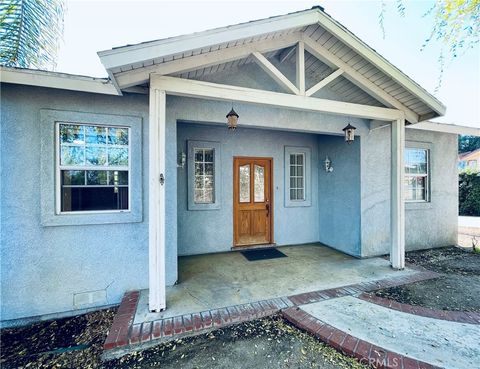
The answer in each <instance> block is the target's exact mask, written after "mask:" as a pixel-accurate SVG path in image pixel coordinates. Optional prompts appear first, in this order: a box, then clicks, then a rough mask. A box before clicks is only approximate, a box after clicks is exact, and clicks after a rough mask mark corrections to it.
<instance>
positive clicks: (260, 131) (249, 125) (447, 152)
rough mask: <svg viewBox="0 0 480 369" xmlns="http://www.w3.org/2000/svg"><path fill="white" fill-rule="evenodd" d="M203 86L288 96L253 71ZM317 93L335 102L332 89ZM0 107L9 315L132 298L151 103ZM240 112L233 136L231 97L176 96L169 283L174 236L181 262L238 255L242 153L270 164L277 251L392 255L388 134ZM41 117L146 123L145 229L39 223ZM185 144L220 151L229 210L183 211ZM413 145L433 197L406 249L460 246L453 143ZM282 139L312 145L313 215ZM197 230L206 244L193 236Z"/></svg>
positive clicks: (36, 100)
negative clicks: (347, 135)
mask: <svg viewBox="0 0 480 369" xmlns="http://www.w3.org/2000/svg"><path fill="white" fill-rule="evenodd" d="M284 72H285V73H287V74H288V75H290V74H291V71H288V70H287V71H285V70H284ZM289 73H290V74H289ZM205 79H207V80H211V81H217V82H223V83H229V82H231V83H232V84H244V85H247V86H248V87H258V88H265V89H270V90H279V89H278V87H277V86H276V85H275V83H274V82H273V81H271V80H269V77H268V76H266V75H265V74H264V72H263V71H261V70H259V68H258V67H256V66H254V65H252V66H248V67H246V68H243V69H241V68H240V69H238V70H237V72H235V73H230V74H226V73H219V74H216V75H212V76H210V77H208V78H205ZM310 83H311V82H310ZM321 94H322V97H326V98H332V99H335V98H337V97H336V96H335V95H334V94H332V93H330V92H329V91H328V89H324V90H322V91H321ZM1 99H2V101H1V104H2V105H1V152H0V164H1V179H2V182H1V187H0V200H1V206H0V216H1V222H0V227H1V239H0V241H1V280H2V289H1V293H2V296H1V298H2V304H1V320H7V319H15V318H22V317H30V316H36V315H42V314H51V313H56V312H65V311H71V310H73V309H76V308H85V307H88V306H98V305H102V304H113V303H117V302H118V301H119V300H120V298H121V297H122V295H123V293H124V292H125V291H126V290H131V289H139V288H147V287H148V181H147V179H148V178H147V171H148V144H147V143H148V96H145V95H129V94H126V95H125V96H122V97H115V96H104V95H98V94H87V93H78V92H69V91H63V90H54V89H47V88H36V87H26V86H18V85H17V86H16V85H8V84H3V85H2V86H1ZM259 103H260V104H261V102H259ZM234 107H235V109H236V111H237V112H238V113H239V114H240V128H239V130H238V131H237V132H235V133H234V134H232V132H228V131H227V129H226V128H225V114H226V113H227V112H228V111H229V110H230V108H231V104H230V103H226V102H218V101H207V100H202V99H190V98H181V97H172V96H168V97H167V130H166V132H167V139H166V143H167V157H166V173H165V178H166V201H167V202H166V213H167V217H166V232H167V235H166V241H167V243H166V245H167V250H166V253H167V254H166V267H167V268H166V277H167V284H168V285H171V284H173V283H175V281H176V280H177V236H178V253H179V254H180V255H183V254H195V253H204V252H217V251H227V250H229V249H230V247H231V245H232V234H233V232H232V201H231V185H232V179H231V173H232V157H233V156H234V155H251V156H253V155H255V156H269V157H273V158H274V173H275V174H274V181H275V182H274V184H275V208H274V209H275V210H274V211H275V213H274V215H275V218H274V219H275V241H276V242H277V244H280V245H282V244H295V243H302V242H313V241H322V242H324V243H326V244H328V245H330V246H332V247H335V248H338V249H340V250H342V251H344V252H346V253H349V254H352V255H361V256H373V255H380V254H385V253H388V251H389V247H390V246H389V241H390V239H389V234H390V199H389V198H390V128H388V127H387V128H380V129H376V130H374V131H369V123H368V122H367V121H365V120H361V119H346V118H345V117H340V116H331V115H326V114H319V113H313V112H302V111H294V110H283V109H277V108H269V107H265V106H262V105H247V104H237V103H235V104H234ZM41 109H58V110H70V111H76V112H86V113H96V114H114V115H128V116H135V117H140V118H142V126H143V128H142V130H143V132H142V140H143V147H142V161H141V162H140V163H137V165H138V166H140V168H141V170H140V175H141V177H142V186H143V193H142V195H141V196H142V202H143V211H142V219H141V221H140V222H126V223H117V224H101V225H100V224H99V225H71V226H51V227H44V226H42V225H41V217H40V209H41V188H40V178H41V167H42V163H41V157H42V156H41V152H40V151H41V143H40V135H41V130H40V110H41ZM347 121H350V122H351V123H352V124H353V125H355V126H356V127H357V131H356V133H357V134H358V136H359V137H358V138H357V140H356V141H355V143H354V144H353V145H350V146H349V145H346V144H345V143H344V142H343V140H342V138H341V137H340V136H339V135H340V134H341V130H342V128H343V127H344V126H345V125H346V123H347ZM177 122H183V123H180V124H177ZM192 122H195V124H194V123H192ZM199 122H200V123H208V125H204V124H203V125H200V124H197V123H199ZM293 131H297V132H293ZM300 132H302V133H300ZM335 136H336V137H335ZM190 138H192V139H196V140H208V141H219V142H221V144H222V172H225V173H226V174H225V175H224V177H223V179H222V181H223V182H222V208H221V209H220V210H216V211H215V210H214V211H197V212H188V211H187V210H186V209H187V206H186V201H187V198H186V195H185V191H186V170H182V169H177V154H178V152H180V151H181V149H184V150H186V140H187V139H190ZM407 140H408V141H419V142H421V143H425V144H426V145H427V146H428V148H430V150H431V183H432V186H431V202H430V203H427V204H416V205H414V206H413V205H407V213H406V214H407V219H406V220H407V235H406V240H407V249H414V248H426V247H435V246H443V245H448V244H453V243H455V241H456V225H457V206H458V200H457V197H458V196H457V195H458V193H457V192H458V189H457V172H456V145H457V144H456V136H455V135H449V134H441V133H433V132H425V131H418V130H415V131H413V130H407ZM52 144H53V138H52ZM177 145H178V147H177ZM286 145H288V146H308V147H310V148H311V149H312V160H311V163H312V165H311V167H312V177H311V179H312V205H311V206H310V207H305V208H303V207H302V208H285V207H284V204H285V202H284V191H283V186H284V178H283V165H284V147H285V146H286ZM326 155H328V156H330V158H331V159H332V161H333V166H334V172H333V173H328V174H327V173H325V172H324V171H323V160H324V158H325V156H326ZM43 165H44V166H45V165H54V163H53V162H52V163H45V162H44V163H43ZM177 176H178V178H177ZM177 180H178V186H177ZM52 191H53V189H52ZM177 191H178V198H177ZM182 191H183V192H182ZM177 207H178V216H177ZM177 222H178V229H177ZM360 225H361V227H360ZM219 230H220V231H219ZM345 230H348V231H345ZM199 235H201V240H202V241H203V242H198V240H199V239H200V238H199ZM360 244H361V249H360ZM96 290H105V291H106V296H107V299H106V301H104V302H102V303H100V302H98V303H94V304H91V305H83V306H81V307H79V306H74V304H73V295H74V294H76V293H82V292H88V291H96Z"/></svg>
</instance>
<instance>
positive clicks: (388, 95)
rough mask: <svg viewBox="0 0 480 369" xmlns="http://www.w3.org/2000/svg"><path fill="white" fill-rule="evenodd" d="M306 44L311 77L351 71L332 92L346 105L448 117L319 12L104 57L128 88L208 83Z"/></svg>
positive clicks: (291, 57) (291, 58) (289, 57)
mask: <svg viewBox="0 0 480 369" xmlns="http://www.w3.org/2000/svg"><path fill="white" fill-rule="evenodd" d="M242 36H243V37H242ZM298 41H304V42H305V48H306V50H308V51H309V52H312V53H313V54H315V55H312V54H311V53H305V73H306V74H307V75H309V76H311V77H312V78H314V79H318V80H321V79H322V78H323V77H325V76H326V75H328V74H329V73H331V72H332V71H334V70H336V69H338V68H341V69H342V70H344V72H345V73H344V74H343V75H342V76H341V77H339V78H336V79H335V80H334V81H332V83H331V84H329V85H328V88H330V89H331V90H333V91H334V92H336V93H338V94H339V95H340V96H342V97H343V98H344V101H346V102H352V103H360V104H365V105H374V106H387V107H395V108H398V107H399V106H400V107H401V108H402V107H403V108H404V109H401V110H405V111H406V112H407V119H408V118H409V116H410V119H408V120H409V121H411V122H412V123H414V122H416V121H422V120H426V119H431V118H433V117H437V116H440V115H443V114H444V113H445V107H444V106H443V105H442V104H441V103H440V102H439V101H438V100H437V99H436V98H435V97H433V96H432V95H430V94H429V93H428V92H427V91H426V90H424V89H423V88H422V87H421V86H419V85H418V84H417V83H415V82H414V81H413V80H411V79H410V78H409V77H408V76H406V75H405V74H404V73H402V72H401V71H400V70H398V69H397V68H395V67H394V66H393V65H392V64H390V63H389V62H388V61H386V60H385V59H384V58H383V57H382V56H380V55H379V54H378V53H376V52H375V50H373V49H371V48H370V47H368V46H367V45H366V44H364V43H363V42H362V41H361V40H360V39H358V38H357V37H356V36H355V35H354V34H352V33H351V32H349V31H348V30H347V29H346V28H345V27H343V26H342V25H340V24H339V23H338V22H336V21H335V20H333V19H332V18H331V17H330V16H328V15H327V14H326V13H325V12H324V11H323V9H320V8H318V7H317V8H314V9H311V10H306V11H301V12H296V13H292V14H287V15H284V16H278V17H272V18H268V19H263V20H258V21H253V22H249V23H243V24H239V25H235V26H230V27H225V28H220V29H215V30H211V31H205V32H201V33H195V34H192V35H186V36H179V37H174V38H169V39H164V40H157V41H151V42H146V43H142V44H137V45H127V46H123V47H120V48H115V49H112V50H107V51H102V52H99V56H100V58H101V60H102V63H103V64H104V65H105V67H106V68H107V71H108V72H109V75H110V77H111V78H112V80H113V82H114V83H115V84H116V85H117V88H118V89H120V90H121V89H124V88H128V87H132V86H138V85H142V84H144V83H146V82H148V80H149V76H150V73H159V74H163V75H169V76H178V77H181V78H190V79H202V78H205V76H207V75H209V74H212V73H217V72H219V71H224V70H229V69H232V68H236V67H238V66H241V65H244V64H248V63H252V62H253V61H254V60H253V58H252V56H251V54H252V52H254V51H260V52H262V53H263V54H264V56H265V57H266V58H267V59H270V60H272V59H273V58H276V59H277V60H279V61H280V62H281V63H293V62H295V59H296V52H295V47H296V46H295V45H296V43H297V42H298ZM312 48H314V50H313V51H312ZM379 97H383V98H379ZM392 102H393V103H392ZM395 105H396V106H395ZM412 117H413V118H412Z"/></svg>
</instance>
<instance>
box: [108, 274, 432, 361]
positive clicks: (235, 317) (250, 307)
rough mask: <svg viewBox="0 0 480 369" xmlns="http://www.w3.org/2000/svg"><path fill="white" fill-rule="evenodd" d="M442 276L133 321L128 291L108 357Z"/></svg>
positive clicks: (134, 299)
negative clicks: (314, 305)
mask: <svg viewBox="0 0 480 369" xmlns="http://www.w3.org/2000/svg"><path fill="white" fill-rule="evenodd" d="M436 277H438V274H437V273H434V272H430V271H419V272H418V273H415V274H413V275H408V276H402V277H391V278H386V279H381V280H378V281H372V282H362V283H358V284H353V285H348V286H343V287H339V288H332V289H327V290H321V291H312V292H309V293H303V294H298V295H293V296H286V297H281V298H275V299H270V300H263V301H258V302H253V303H247V304H241V305H235V306H228V307H224V308H221V309H213V310H207V311H203V312H199V313H193V314H184V315H181V316H176V317H172V318H166V319H159V320H155V321H149V322H143V323H139V324H133V321H134V317H135V312H136V308H137V304H138V300H139V296H140V293H139V291H131V292H127V293H126V294H125V296H124V297H123V300H122V302H121V304H120V307H119V309H118V311H117V314H116V316H115V318H114V320H113V324H112V327H111V328H110V331H109V333H108V336H107V339H106V340H105V343H104V355H103V356H104V359H107V360H108V359H111V358H115V357H119V356H122V355H124V354H125V353H128V352H130V351H134V350H140V349H145V348H148V347H151V346H154V345H157V344H159V343H161V342H165V341H169V340H173V339H177V338H180V337H183V336H190V335H196V334H202V333H205V332H208V331H210V330H213V329H218V328H221V327H225V326H227V325H231V324H236V323H240V322H244V321H249V320H255V319H258V318H262V317H266V316H269V315H273V314H276V313H278V312H280V311H282V310H288V309H289V308H292V307H294V306H298V305H302V304H307V303H313V302H319V301H324V300H328V299H332V298H337V297H343V296H349V295H358V294H361V293H363V292H369V291H374V290H377V289H382V288H387V287H394V286H399V285H403V284H408V283H413V282H418V281H422V280H426V279H432V278H436Z"/></svg>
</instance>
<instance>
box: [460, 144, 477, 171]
mask: <svg viewBox="0 0 480 369" xmlns="http://www.w3.org/2000/svg"><path fill="white" fill-rule="evenodd" d="M458 169H459V170H460V171H465V170H471V171H474V172H477V171H479V170H480V149H477V150H473V151H469V152H465V153H462V154H460V155H458Z"/></svg>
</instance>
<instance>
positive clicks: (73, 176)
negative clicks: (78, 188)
mask: <svg viewBox="0 0 480 369" xmlns="http://www.w3.org/2000/svg"><path fill="white" fill-rule="evenodd" d="M62 184H63V185H85V171H83V170H62Z"/></svg>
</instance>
